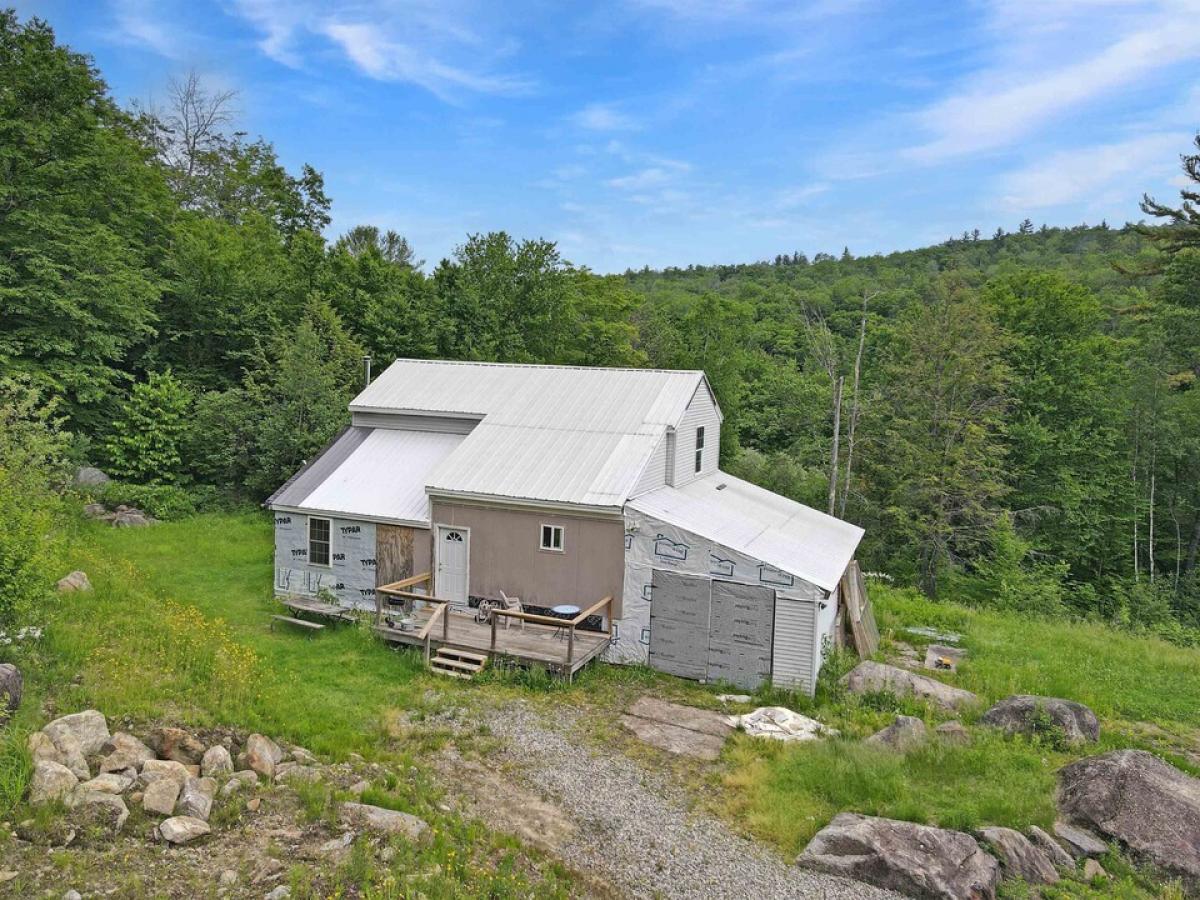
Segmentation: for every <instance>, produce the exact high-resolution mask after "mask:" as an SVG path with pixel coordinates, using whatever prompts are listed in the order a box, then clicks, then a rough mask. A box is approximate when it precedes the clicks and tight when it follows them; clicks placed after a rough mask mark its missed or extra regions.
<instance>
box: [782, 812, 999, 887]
mask: <svg viewBox="0 0 1200 900" xmlns="http://www.w3.org/2000/svg"><path fill="white" fill-rule="evenodd" d="M796 862H797V864H798V865H800V866H801V867H803V868H806V869H812V870H815V871H818V872H826V873H829V874H831V875H842V876H845V877H847V878H854V879H857V880H859V881H865V882H867V883H868V884H873V885H875V886H876V887H881V888H887V889H890V890H894V891H898V892H900V893H902V894H906V895H908V896H910V897H921V898H933V900H964V898H966V900H992V898H994V897H995V896H996V885H997V884H998V883H999V881H1000V865H999V864H998V863H997V862H996V860H995V859H994V858H993V857H991V856H989V855H988V854H987V853H985V852H984V851H983V850H981V849H980V848H979V845H978V844H976V843H975V839H974V838H972V837H971V836H970V835H969V834H963V833H962V832H961V831H948V830H946V829H943V828H932V827H930V826H928V825H917V824H914V823H912V822H899V821H896V820H894V819H881V818H876V817H874V816H860V815H858V814H857V813H841V814H839V815H837V816H835V817H834V819H833V821H832V822H830V823H829V824H828V825H826V826H825V827H824V828H822V829H821V830H820V831H819V832H817V834H816V836H815V837H814V838H813V839H812V840H811V841H810V842H809V844H808V846H807V847H805V848H804V852H803V853H801V854H800V857H799V858H798V859H797V860H796Z"/></svg>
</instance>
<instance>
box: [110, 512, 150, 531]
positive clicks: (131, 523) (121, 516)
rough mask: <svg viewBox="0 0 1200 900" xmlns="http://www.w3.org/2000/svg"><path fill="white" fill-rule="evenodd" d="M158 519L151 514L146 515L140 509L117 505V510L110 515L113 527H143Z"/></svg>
mask: <svg viewBox="0 0 1200 900" xmlns="http://www.w3.org/2000/svg"><path fill="white" fill-rule="evenodd" d="M157 522H158V519H156V518H154V517H153V516H148V515H146V514H145V513H144V512H142V511H141V510H140V509H122V508H121V507H117V511H116V512H115V513H113V515H112V526H113V528H144V527H146V526H147V525H154V524H156V523H157Z"/></svg>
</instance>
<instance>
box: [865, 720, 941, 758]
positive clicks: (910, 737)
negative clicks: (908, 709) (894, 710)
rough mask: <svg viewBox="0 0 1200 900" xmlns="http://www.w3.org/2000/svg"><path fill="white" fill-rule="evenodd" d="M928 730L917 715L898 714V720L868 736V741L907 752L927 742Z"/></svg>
mask: <svg viewBox="0 0 1200 900" xmlns="http://www.w3.org/2000/svg"><path fill="white" fill-rule="evenodd" d="M927 735H928V731H926V729H925V723H924V722H922V721H921V720H920V719H918V718H917V717H916V716H896V721H895V722H893V723H892V724H891V725H889V726H888V727H887V728H884V729H883V730H882V731H877V732H875V734H873V735H871V736H870V737H869V738H867V740H866V743H868V744H874V745H876V746H881V747H890V748H891V749H893V750H899V751H901V752H905V751H908V750H911V749H912V748H913V747H916V746H919V745H920V744H922V743H924V742H925V738H926V736H927Z"/></svg>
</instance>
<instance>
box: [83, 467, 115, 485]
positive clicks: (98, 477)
mask: <svg viewBox="0 0 1200 900" xmlns="http://www.w3.org/2000/svg"><path fill="white" fill-rule="evenodd" d="M110 480H111V479H110V478H109V477H108V476H107V475H105V474H104V472H102V471H101V470H99V469H97V468H96V467H95V466H80V467H79V468H78V469H76V470H75V484H77V485H78V486H80V487H100V486H101V485H104V484H108V482H109V481H110Z"/></svg>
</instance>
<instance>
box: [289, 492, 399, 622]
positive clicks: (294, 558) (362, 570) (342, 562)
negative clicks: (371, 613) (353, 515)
mask: <svg viewBox="0 0 1200 900" xmlns="http://www.w3.org/2000/svg"><path fill="white" fill-rule="evenodd" d="M308 520H309V516H307V515H305V514H303V513H293V512H283V511H276V513H275V593H277V594H281V595H286V594H302V595H304V596H306V597H315V596H317V594H318V593H320V592H321V591H329V592H331V593H332V594H333V595H334V596H335V597H337V599H338V602H339V603H340V604H341V605H342V606H352V607H359V608H362V609H374V608H375V566H376V559H375V524H374V523H373V522H359V521H355V520H353V519H331V520H330V547H329V565H328V566H314V565H312V564H311V563H310V562H309V561H308Z"/></svg>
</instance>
